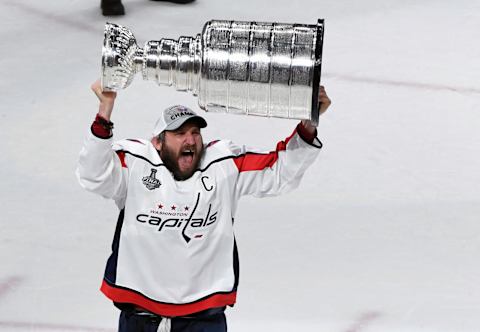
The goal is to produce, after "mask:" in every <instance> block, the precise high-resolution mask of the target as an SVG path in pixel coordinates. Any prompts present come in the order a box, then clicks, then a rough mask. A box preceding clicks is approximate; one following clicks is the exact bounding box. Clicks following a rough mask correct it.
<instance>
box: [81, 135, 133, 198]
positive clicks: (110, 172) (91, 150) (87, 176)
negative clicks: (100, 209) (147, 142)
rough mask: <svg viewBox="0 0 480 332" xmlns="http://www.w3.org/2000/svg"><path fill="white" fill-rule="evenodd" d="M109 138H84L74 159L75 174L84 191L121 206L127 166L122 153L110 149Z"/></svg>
mask: <svg viewBox="0 0 480 332" xmlns="http://www.w3.org/2000/svg"><path fill="white" fill-rule="evenodd" d="M112 143H113V139H112V138H111V137H110V138H107V139H105V138H100V137H97V136H95V135H93V134H92V133H91V132H90V133H89V134H88V135H87V137H86V139H85V141H84V144H83V147H82V150H81V151H80V156H79V160H78V165H77V170H76V175H77V178H78V181H79V182H80V185H81V186H82V187H83V188H85V189H86V190H88V191H91V192H94V193H96V194H99V195H101V196H103V197H105V198H111V199H114V200H115V202H116V203H117V205H119V206H121V205H123V204H124V200H125V196H126V191H127V178H128V167H127V162H126V157H125V153H124V152H123V151H121V150H114V149H113V148H112Z"/></svg>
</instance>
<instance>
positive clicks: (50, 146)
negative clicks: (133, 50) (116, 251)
mask: <svg viewBox="0 0 480 332" xmlns="http://www.w3.org/2000/svg"><path fill="white" fill-rule="evenodd" d="M124 4H125V6H126V10H127V15H126V16H125V17H121V18H114V19H112V18H109V19H106V18H104V17H103V16H101V15H100V9H99V1H96V0H95V1H80V0H67V1H54V0H42V1H21V0H17V1H15V0H3V1H2V2H1V3H0V27H1V29H0V45H1V53H2V56H1V58H0V73H1V80H0V101H1V104H0V105H1V106H0V151H1V154H2V156H1V164H0V179H1V186H0V188H1V194H0V195H1V202H2V210H1V211H2V212H1V213H0V264H1V267H0V330H1V331H14V332H16V331H47V332H50V331H67V332H68V331H99V332H100V331H103V332H105V331H115V327H116V324H117V315H118V313H117V310H116V309H115V308H114V307H113V306H112V305H111V303H110V302H109V301H108V300H107V299H106V298H105V297H104V296H103V295H102V294H101V293H100V292H99V290H98V288H99V285H100V281H101V277H102V275H103V268H104V263H105V260H106V258H107V257H108V255H109V250H110V249H109V247H110V242H111V238H112V236H113V231H114V227H115V221H116V214H117V211H116V207H115V206H114V204H113V203H112V202H110V201H106V200H103V199H101V198H99V197H97V196H94V195H93V194H90V193H87V192H85V191H83V190H82V189H81V188H80V186H79V185H78V184H77V182H76V179H75V177H74V169H75V165H76V160H77V155H78V152H79V149H80V147H81V143H82V140H83V137H84V135H85V133H86V131H87V130H88V128H89V125H90V123H91V121H92V119H93V117H94V115H95V113H96V108H97V101H96V98H95V96H94V95H93V94H92V93H91V92H90V90H89V85H90V84H91V83H92V82H93V81H94V80H95V79H96V78H97V77H98V76H99V70H100V53H101V44H102V39H103V26H104V23H105V21H107V20H108V21H112V22H115V23H119V24H123V25H126V26H128V27H130V28H131V29H132V30H133V31H134V33H135V35H136V37H137V39H138V40H139V41H140V42H142V43H143V42H144V41H146V40H152V39H159V38H162V37H169V38H178V37H179V36H181V35H186V36H193V35H195V34H197V33H199V32H200V31H201V28H202V26H203V24H204V23H205V22H206V21H207V20H209V19H237V20H257V21H278V22H301V23H315V22H316V19H317V18H325V20H326V21H325V22H326V29H325V43H324V63H323V77H322V83H323V84H324V85H325V86H326V89H327V91H328V93H329V95H330V97H331V99H332V101H333V104H332V106H331V109H330V110H329V111H328V112H327V113H326V114H325V115H324V116H322V118H321V119H320V126H319V136H320V138H321V139H322V141H323V143H324V149H323V152H322V154H321V156H320V158H319V159H318V160H317V162H316V163H315V164H314V165H313V166H312V167H311V168H310V169H309V171H308V172H307V174H306V176H305V178H304V181H303V183H302V185H301V186H300V188H299V189H297V190H296V191H295V192H293V193H290V194H288V195H285V196H282V197H278V198H269V199H262V200H259V199H253V198H252V199H250V198H249V199H244V200H243V201H242V202H241V204H240V208H239V213H238V215H237V218H236V236H237V240H238V245H239V252H240V261H241V280H240V290H239V296H238V303H237V305H236V306H235V308H233V309H230V310H228V314H227V315H228V319H229V331H232V332H239V331H252V332H256V331H315V332H318V331H319V332H324V331H325V332H386V331H388V332H447V331H448V332H458V331H468V332H469V331H472V332H473V331H479V330H480V283H479V279H480V264H479V258H480V224H479V221H480V190H479V189H480V188H479V184H480V171H479V169H480V153H479V152H480V112H479V109H480V61H479V59H480V43H478V41H479V40H480V38H479V37H480V2H479V1H478V0H477V1H474V0H470V1H468V0H459V1H455V2H452V1H402V2H400V1H393V0H387V1H380V0H366V1H352V0H350V1H334V0H324V1H314V0H308V1H297V2H295V3H292V2H291V1H287V0H277V1H272V0H269V1H264V0H244V1H236V2H231V1H224V0H197V1H196V2H195V3H193V4H190V5H185V6H181V5H175V4H169V3H163V2H153V1H147V0H124ZM177 103H184V104H186V105H187V106H190V107H193V108H196V109H198V108H197V106H196V99H195V98H194V97H193V96H191V95H189V94H187V93H181V92H175V91H173V89H172V88H168V87H158V86H156V85H155V84H153V83H151V82H144V81H142V80H141V78H140V76H138V77H136V79H135V80H134V82H133V83H132V85H131V87H129V88H128V89H127V90H125V91H122V92H120V96H119V98H118V102H117V105H116V111H115V113H114V116H113V121H114V122H115V126H116V128H115V136H116V137H118V138H121V137H145V136H147V135H148V133H149V132H150V129H151V127H152V126H153V121H154V120H155V118H156V112H157V111H158V110H159V109H162V108H164V107H166V106H168V105H171V104H177ZM204 116H205V117H206V118H207V120H208V121H209V127H208V128H207V129H206V130H205V133H204V136H205V140H210V139H214V138H229V139H232V140H234V141H236V142H242V143H245V144H249V145H253V146H259V147H265V148H269V147H273V146H274V143H275V142H276V140H277V139H280V138H284V137H286V136H288V134H289V133H290V131H291V130H292V129H293V127H294V126H295V124H296V122H295V121H293V120H280V119H266V118H256V117H254V118H250V117H234V116H229V115H223V114H204Z"/></svg>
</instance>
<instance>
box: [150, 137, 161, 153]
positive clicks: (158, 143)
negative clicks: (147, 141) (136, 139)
mask: <svg viewBox="0 0 480 332" xmlns="http://www.w3.org/2000/svg"><path fill="white" fill-rule="evenodd" d="M151 142H152V145H153V146H154V147H155V149H157V150H158V151H160V150H161V149H162V142H161V141H160V140H159V139H158V137H157V136H155V137H152V139H151Z"/></svg>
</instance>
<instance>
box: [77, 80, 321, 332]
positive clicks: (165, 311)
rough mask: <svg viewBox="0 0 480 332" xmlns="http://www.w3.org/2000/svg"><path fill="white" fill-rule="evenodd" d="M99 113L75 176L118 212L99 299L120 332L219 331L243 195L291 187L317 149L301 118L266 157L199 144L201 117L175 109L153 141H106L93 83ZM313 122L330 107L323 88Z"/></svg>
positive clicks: (231, 289)
mask: <svg viewBox="0 0 480 332" xmlns="http://www.w3.org/2000/svg"><path fill="white" fill-rule="evenodd" d="M92 90H93V91H94V92H95V94H96V95H97V97H98V99H99V100H100V106H99V112H98V114H97V116H96V118H95V121H94V122H93V124H92V126H91V130H90V132H89V134H88V136H87V138H86V140H85V143H84V146H83V149H82V151H81V152H80V159H79V164H78V168H77V177H78V179H79V181H80V184H81V185H82V186H83V187H84V188H85V189H87V190H90V191H93V192H95V193H98V194H100V195H102V196H104V197H107V198H111V199H113V200H114V201H115V203H116V205H117V206H118V208H119V210H120V214H119V217H118V221H117V227H116V230H115V235H114V239H113V244H112V254H111V256H110V257H109V259H108V261H107V266H106V269H105V274H104V278H103V282H102V286H101V291H102V292H103V293H104V294H105V295H106V296H107V297H108V298H109V299H111V300H112V301H113V302H114V304H115V305H116V306H117V307H118V308H120V309H121V313H120V321H119V331H120V332H148V331H174V332H206V331H208V332H225V331H226V330H227V325H226V319H225V315H224V310H225V308H226V306H233V305H234V303H235V300H236V293H237V287H238V277H239V268H238V254H237V247H236V243H235V237H234V232H233V222H234V217H235V214H236V209H237V203H238V200H239V198H240V197H241V196H243V195H254V196H257V197H262V196H272V195H277V194H281V193H284V192H287V191H289V190H291V189H294V188H296V187H297V186H298V184H299V182H300V180H301V178H302V176H303V174H304V172H305V170H306V169H307V168H308V166H309V165H311V164H312V163H313V161H314V160H315V158H316V156H317V155H318V152H319V150H320V148H321V146H322V145H321V143H320V141H319V140H318V138H316V134H317V133H316V128H315V127H314V126H313V125H312V124H311V122H310V121H307V120H303V121H302V122H300V123H299V124H298V125H297V127H296V128H295V130H294V132H293V133H292V134H291V135H290V136H289V137H288V138H287V139H286V140H285V141H281V142H279V143H278V144H277V146H276V149H275V150H274V151H270V152H260V151H257V150H251V149H249V148H247V147H245V146H239V145H235V144H234V143H232V142H230V141H227V140H220V141H213V142H210V143H208V144H204V143H203V140H202V135H201V129H202V128H205V127H206V126H207V122H206V121H205V119H204V118H202V117H201V116H199V115H197V114H196V113H195V112H193V111H192V110H190V109H189V108H187V107H184V106H178V105H177V106H172V107H170V108H168V109H166V110H165V111H163V112H162V114H161V115H160V118H159V119H158V121H157V122H156V124H155V126H154V130H153V133H152V138H151V139H150V140H144V139H126V140H121V141H118V142H113V138H112V136H113V134H112V129H113V123H112V122H111V121H110V117H111V114H112V111H113V105H114V101H115V98H116V93H114V92H102V89H101V85H100V81H97V82H95V83H94V84H93V85H92ZM319 101H320V103H321V104H320V110H319V112H320V114H322V113H323V112H325V110H326V109H327V108H328V106H329V105H330V99H329V98H328V96H327V95H326V93H325V90H324V88H323V87H321V88H320V92H319Z"/></svg>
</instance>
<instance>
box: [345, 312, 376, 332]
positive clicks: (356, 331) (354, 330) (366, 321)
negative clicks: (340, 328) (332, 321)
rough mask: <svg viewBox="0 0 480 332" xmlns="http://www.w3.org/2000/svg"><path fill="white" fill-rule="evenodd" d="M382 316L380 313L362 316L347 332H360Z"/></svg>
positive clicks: (367, 313)
mask: <svg viewBox="0 0 480 332" xmlns="http://www.w3.org/2000/svg"><path fill="white" fill-rule="evenodd" d="M380 316H381V314H380V313H378V312H373V311H372V312H366V313H364V314H363V315H361V316H360V317H359V318H358V319H357V321H356V322H355V323H353V325H352V326H350V327H349V328H348V329H347V330H345V332H360V331H362V330H363V329H364V328H366V327H367V326H368V325H370V324H371V323H372V321H373V320H375V319H377V318H378V317H380Z"/></svg>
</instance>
